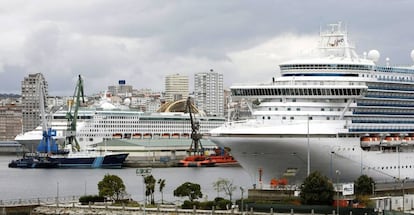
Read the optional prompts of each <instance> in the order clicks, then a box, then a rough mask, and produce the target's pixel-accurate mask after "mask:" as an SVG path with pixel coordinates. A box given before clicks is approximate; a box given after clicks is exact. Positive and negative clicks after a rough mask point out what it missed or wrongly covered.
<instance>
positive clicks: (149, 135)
mask: <svg viewBox="0 0 414 215" xmlns="http://www.w3.org/2000/svg"><path fill="white" fill-rule="evenodd" d="M151 137H152V135H151V134H150V133H146V134H144V138H145V139H151Z"/></svg>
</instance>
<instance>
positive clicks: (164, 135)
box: [161, 133, 170, 139]
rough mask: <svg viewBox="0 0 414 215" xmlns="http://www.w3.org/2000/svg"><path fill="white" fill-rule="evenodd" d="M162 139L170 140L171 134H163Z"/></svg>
mask: <svg viewBox="0 0 414 215" xmlns="http://www.w3.org/2000/svg"><path fill="white" fill-rule="evenodd" d="M161 137H162V138H164V139H168V138H170V134H169V133H164V134H162V136H161Z"/></svg>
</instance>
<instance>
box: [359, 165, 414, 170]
mask: <svg viewBox="0 0 414 215" xmlns="http://www.w3.org/2000/svg"><path fill="white" fill-rule="evenodd" d="M400 167H401V169H404V167H405V169H412V168H413V166H412V165H405V166H400ZM362 169H364V170H371V169H373V170H375V169H377V170H379V169H381V170H383V169H399V168H398V167H397V166H381V167H379V166H377V167H364V168H362Z"/></svg>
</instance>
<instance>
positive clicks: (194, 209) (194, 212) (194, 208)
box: [193, 205, 197, 214]
mask: <svg viewBox="0 0 414 215" xmlns="http://www.w3.org/2000/svg"><path fill="white" fill-rule="evenodd" d="M196 212H197V210H196V206H195V205H193V214H197V213H196Z"/></svg>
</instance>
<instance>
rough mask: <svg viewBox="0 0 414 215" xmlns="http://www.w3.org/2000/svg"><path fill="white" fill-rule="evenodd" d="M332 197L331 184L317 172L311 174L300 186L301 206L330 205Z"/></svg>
mask: <svg viewBox="0 0 414 215" xmlns="http://www.w3.org/2000/svg"><path fill="white" fill-rule="evenodd" d="M333 196H334V190H333V185H332V183H331V182H330V181H329V180H328V178H327V177H326V176H322V175H321V173H319V172H318V171H315V172H312V173H311V174H310V175H309V176H308V177H306V179H305V181H304V182H303V184H302V185H301V192H300V198H301V202H302V203H303V204H308V205H330V204H331V203H332V201H333Z"/></svg>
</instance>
